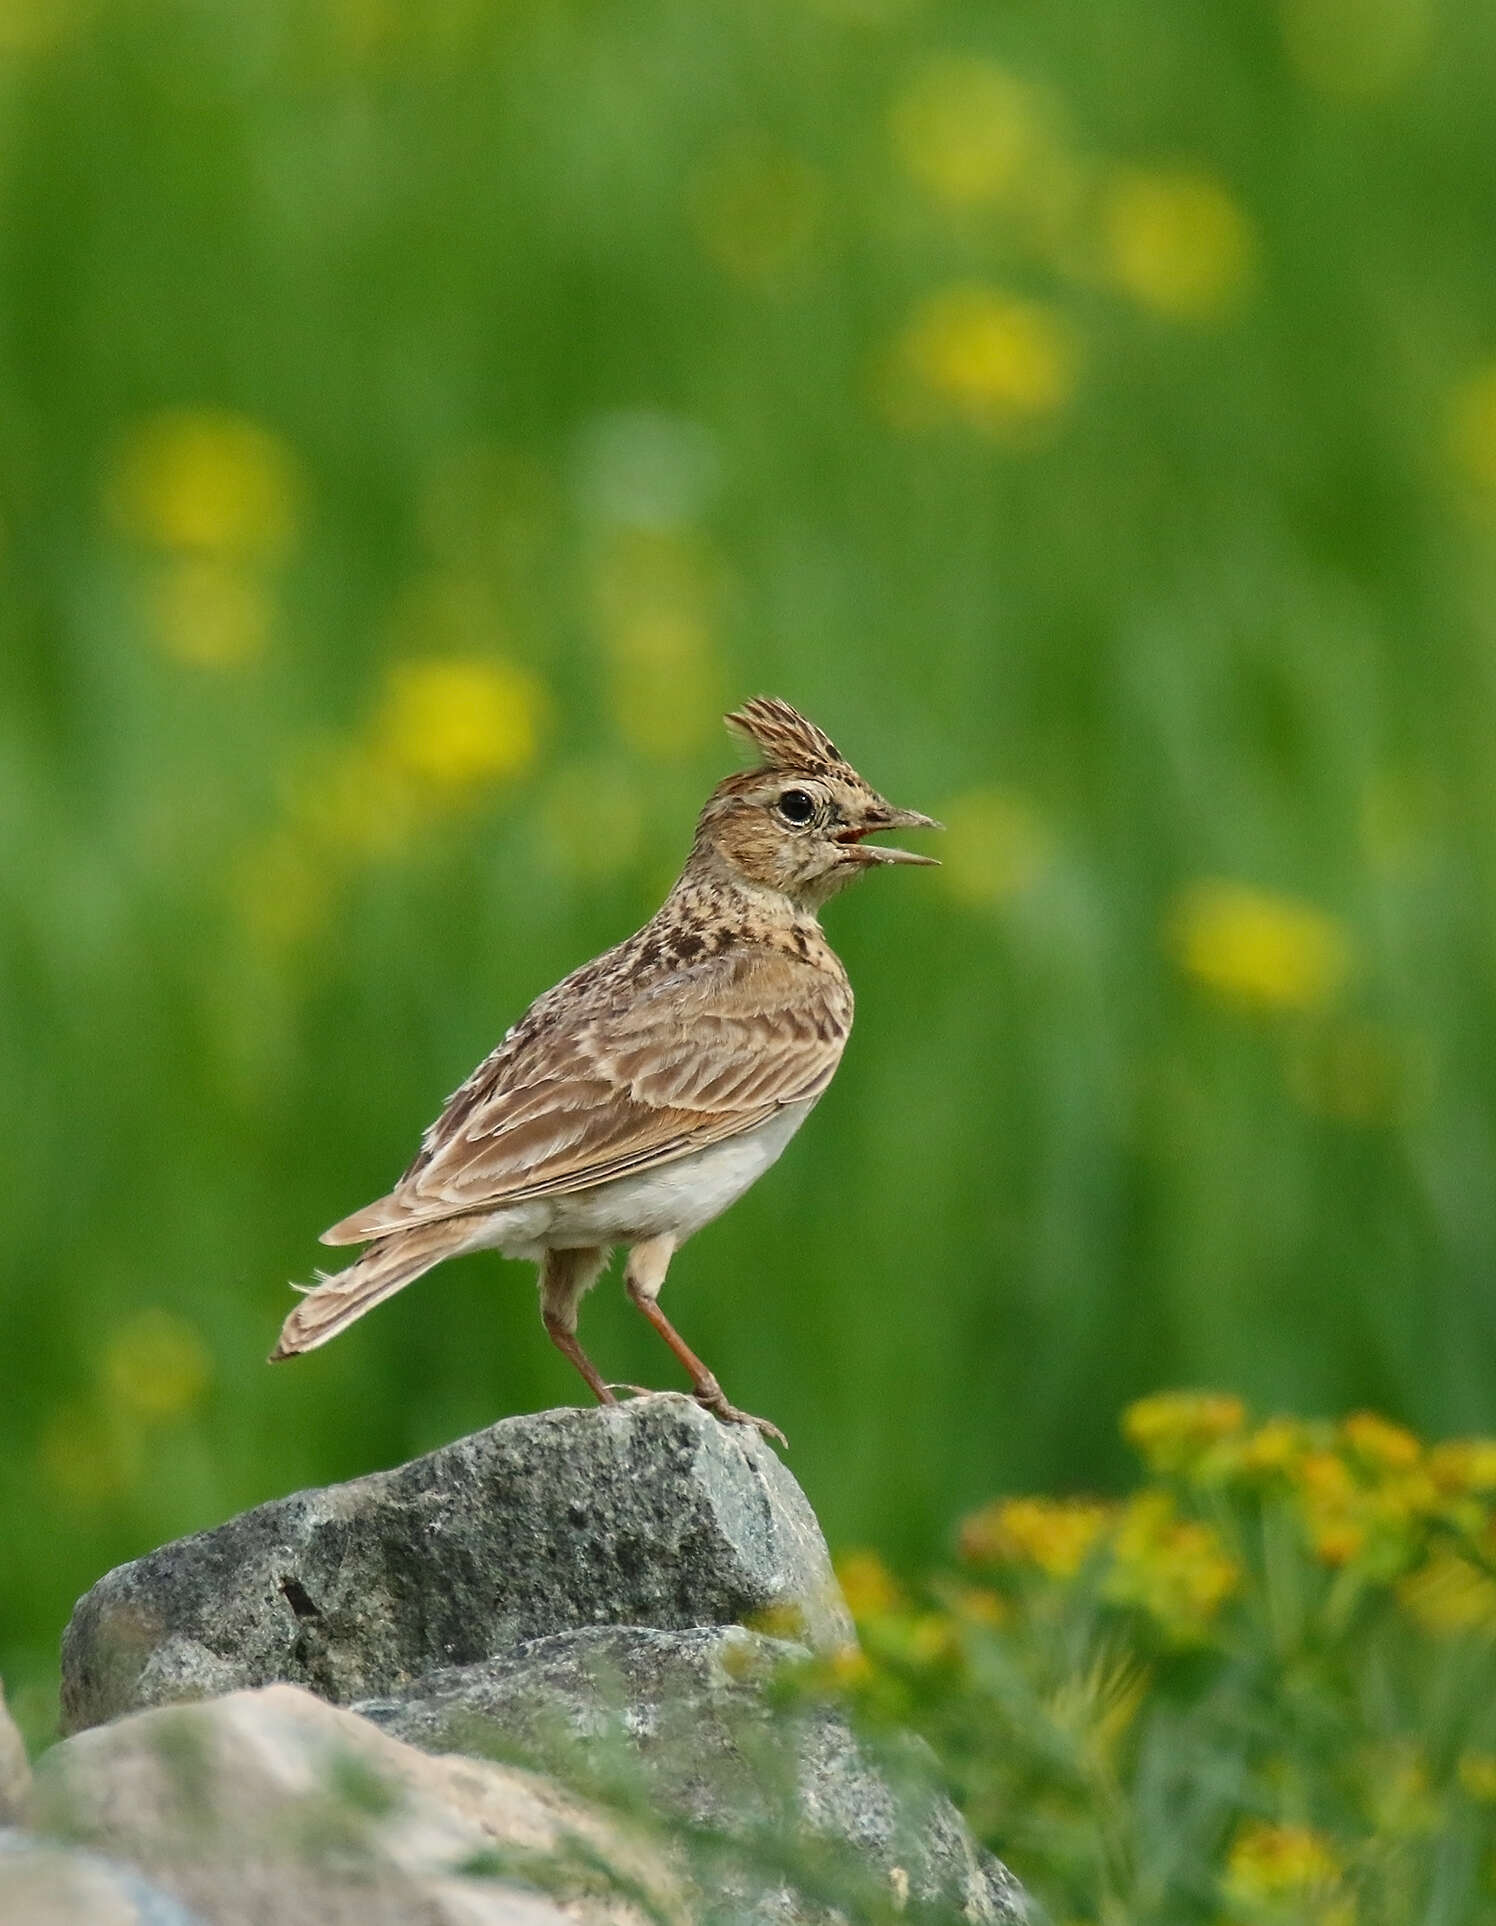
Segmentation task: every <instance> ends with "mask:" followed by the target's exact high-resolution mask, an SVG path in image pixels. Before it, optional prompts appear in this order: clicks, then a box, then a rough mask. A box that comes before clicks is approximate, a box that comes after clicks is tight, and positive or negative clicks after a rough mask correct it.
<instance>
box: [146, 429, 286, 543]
mask: <svg viewBox="0 0 1496 1926" xmlns="http://www.w3.org/2000/svg"><path fill="white" fill-rule="evenodd" d="M301 493H302V489H301V478H300V473H299V470H298V466H297V463H296V460H295V457H294V456H293V455H292V453H291V451H290V449H289V448H288V447H287V446H286V444H285V443H284V442H283V441H281V440H280V439H279V437H278V436H276V435H274V434H272V433H271V432H270V431H269V430H268V429H266V428H263V427H261V426H260V425H259V424H258V423H257V422H253V421H248V420H246V419H245V418H244V417H243V416H241V415H235V414H230V413H228V412H226V411H224V410H221V409H210V408H200V409H188V408H174V409H167V410H166V411H164V412H163V413H161V414H157V415H153V416H151V417H150V418H149V419H148V420H146V421H144V422H142V423H141V424H140V425H139V426H138V427H137V428H136V429H135V430H134V431H133V433H132V434H131V435H130V436H129V438H128V439H127V440H126V442H125V444H124V446H123V447H122V448H121V450H120V452H119V455H118V458H117V460H116V462H115V466H114V469H113V473H112V475H111V477H110V483H109V497H110V502H111V505H112V508H113V511H114V515H115V519H116V520H117V522H118V523H119V525H120V526H121V527H122V528H123V529H124V530H125V531H126V533H128V534H130V535H132V536H134V537H135V538H136V539H137V540H139V541H142V542H145V543H147V544H149V545H150V546H152V547H156V548H164V549H171V550H176V551H178V552H179V553H185V554H198V555H205V556H211V557H216V558H217V559H218V560H220V561H225V562H242V563H269V562H275V561H278V560H280V559H281V558H282V557H283V556H284V555H285V554H286V553H287V551H288V550H289V548H290V547H291V544H292V542H293V540H294V538H295V534H296V527H297V522H298V520H299V516H300V505H301Z"/></svg>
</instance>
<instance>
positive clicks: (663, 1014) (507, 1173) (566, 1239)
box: [271, 696, 940, 1442]
mask: <svg viewBox="0 0 1496 1926" xmlns="http://www.w3.org/2000/svg"><path fill="white" fill-rule="evenodd" d="M727 723H728V727H729V728H730V729H732V730H733V731H734V732H735V733H737V734H738V735H739V736H741V737H742V738H744V739H745V740H746V741H747V742H748V743H749V744H750V745H751V746H752V747H753V748H754V749H755V750H756V751H757V752H758V755H759V757H760V763H759V766H758V767H757V768H755V769H750V770H746V771H744V772H742V773H741V774H738V775H733V776H729V777H727V778H726V780H725V781H723V782H720V783H718V785H717V787H716V788H715V789H714V790H713V792H712V794H711V797H710V799H709V800H708V802H707V804H706V807H705V808H704V809H703V810H702V812H701V816H700V818H699V820H698V822H697V825H696V836H695V840H694V841H693V843H692V845H691V853H690V855H689V857H688V858H687V860H686V866H685V868H684V869H683V870H682V871H681V874H680V878H679V880H678V881H677V882H676V884H675V886H674V888H673V889H672V890H671V891H670V894H669V896H668V897H666V899H665V902H664V903H663V905H662V906H661V908H660V909H659V910H658V911H657V913H656V914H655V915H654V916H653V917H652V918H651V919H650V921H649V922H648V923H646V924H645V926H644V927H643V929H641V930H640V931H639V932H638V933H637V934H636V935H634V936H631V937H630V938H629V939H628V941H627V942H625V943H620V944H619V945H618V946H617V947H616V948H615V949H611V950H609V951H608V952H607V953H606V954H605V955H603V956H600V957H597V958H596V959H595V960H594V961H593V962H591V963H587V964H584V965H583V966H582V968H581V969H579V970H576V971H574V972H573V973H572V974H571V975H570V976H568V977H567V978H565V980H564V981H563V982H561V983H558V984H557V985H556V987H555V988H554V989H553V990H548V991H547V992H546V994H545V995H544V996H543V997H541V998H540V999H539V1000H538V1002H536V1003H534V1004H532V1005H531V1007H530V1009H529V1010H528V1011H527V1012H526V1014H525V1015H524V1016H523V1017H522V1018H521V1019H520V1021H519V1022H518V1023H517V1024H515V1026H514V1028H513V1029H512V1030H510V1032H509V1034H508V1035H507V1036H506V1037H505V1038H504V1040H503V1042H502V1043H501V1044H500V1045H499V1047H498V1048H497V1049H496V1050H495V1051H494V1052H493V1054H492V1055H491V1056H490V1057H488V1058H487V1059H486V1060H485V1061H484V1062H483V1063H481V1064H480V1065H479V1066H478V1068H477V1069H476V1070H475V1071H474V1072H473V1074H472V1075H471V1076H470V1077H469V1078H468V1080H467V1082H466V1083H465V1084H463V1086H462V1088H461V1089H460V1090H458V1091H457V1092H455V1094H454V1095H453V1096H452V1097H451V1098H450V1099H449V1100H448V1102H447V1106H446V1108H445V1109H444V1110H443V1111H442V1114H441V1116H440V1117H438V1118H437V1120H436V1122H435V1123H434V1124H433V1125H432V1126H431V1128H430V1129H429V1130H428V1131H427V1132H426V1134H425V1136H424V1137H423V1138H422V1140H421V1149H420V1154H419V1155H418V1156H417V1157H416V1160H415V1162H414V1163H413V1164H412V1165H411V1166H410V1168H409V1170H407V1171H406V1173H405V1175H404V1176H403V1177H402V1178H401V1179H400V1181H399V1183H398V1184H397V1185H396V1186H395V1188H394V1189H393V1190H392V1191H391V1192H390V1194H389V1195H388V1196H387V1197H382V1198H380V1199H379V1201H378V1202H377V1203H373V1204H370V1205H368V1206H367V1207H366V1208H365V1209H363V1210H359V1211H355V1212H354V1213H353V1215H352V1216H351V1217H345V1218H344V1219H343V1220H342V1222H341V1223H337V1224H334V1225H333V1227H332V1229H331V1230H329V1231H325V1232H324V1233H323V1237H322V1241H323V1243H324V1244H367V1245H368V1249H367V1250H365V1251H364V1252H363V1254H362V1255H361V1256H360V1257H359V1258H358V1259H357V1260H356V1261H355V1262H354V1263H353V1264H352V1265H350V1266H349V1268H348V1269H347V1270H344V1271H339V1272H337V1273H336V1274H334V1275H332V1276H328V1275H326V1274H325V1273H319V1276H318V1282H317V1283H316V1284H315V1285H312V1286H310V1287H308V1288H307V1289H306V1294H305V1295H304V1296H303V1298H302V1300H301V1302H300V1303H299V1304H298V1305H297V1306H296V1308H295V1309H294V1310H293V1311H292V1312H291V1314H290V1316H289V1317H288V1318H287V1319H286V1322H285V1326H284V1328H283V1330H282V1331H281V1335H280V1342H279V1343H278V1344H277V1346H276V1348H275V1350H274V1351H273V1352H272V1353H271V1358H272V1361H274V1360H275V1359H278V1358H287V1357H291V1356H293V1355H294V1354H295V1353H296V1352H298V1351H312V1350H315V1349H316V1348H317V1346H318V1345H321V1344H325V1343H326V1342H327V1341H328V1339H329V1338H332V1337H336V1336H337V1334H338V1332H339V1331H342V1330H345V1329H346V1328H347V1327H348V1325H350V1324H352V1323H353V1321H354V1320H355V1319H356V1318H359V1317H362V1316H363V1314H364V1312H365V1311H367V1310H370V1309H372V1307H373V1306H374V1305H376V1304H378V1303H379V1302H380V1301H381V1300H382V1299H383V1298H386V1297H389V1296H391V1295H392V1294H393V1293H394V1292H395V1291H398V1290H400V1289H401V1288H402V1287H403V1286H404V1285H406V1284H409V1283H410V1282H411V1281H412V1279H414V1278H417V1277H419V1276H420V1275H421V1273H422V1272H423V1271H428V1270H430V1269H431V1267H432V1266H433V1265H434V1264H439V1263H441V1261H442V1259H443V1258H447V1257H455V1256H456V1255H457V1254H458V1253H459V1252H461V1251H473V1250H498V1251H501V1252H502V1253H503V1254H504V1255H505V1256H506V1257H522V1258H528V1259H530V1260H531V1261H532V1262H534V1263H538V1264H539V1266H540V1306H541V1315H542V1317H543V1319H544V1322H545V1328H546V1330H547V1331H548V1332H549V1334H550V1337H551V1340H552V1342H553V1343H554V1344H555V1345H556V1346H557V1348H558V1349H559V1350H560V1351H562V1352H563V1353H564V1354H565V1355H566V1357H568V1358H569V1359H570V1360H571V1362H572V1363H573V1364H574V1365H575V1366H576V1368H577V1370H578V1371H580V1372H581V1374H582V1376H583V1378H584V1379H585V1380H586V1382H587V1385H588V1387H589V1389H590V1390H591V1391H592V1394H593V1396H594V1397H596V1398H597V1399H598V1401H599V1402H600V1403H602V1404H611V1403H613V1402H614V1401H615V1399H614V1388H613V1387H611V1386H609V1385H608V1384H606V1383H604V1381H603V1379H602V1377H601V1376H600V1375H599V1373H598V1371H597V1370H596V1368H595V1367H594V1365H593V1363H592V1360H591V1359H590V1358H589V1357H588V1356H587V1353H586V1352H585V1351H584V1350H583V1349H582V1347H581V1345H580V1344H579V1343H578V1342H577V1310H578V1306H579V1305H580V1303H581V1300H582V1298H583V1296H584V1295H585V1293H586V1292H587V1291H588V1290H589V1289H590V1288H591V1286H592V1285H593V1284H594V1283H595V1282H596V1281H597V1278H598V1276H599V1275H600V1273H601V1272H602V1270H603V1268H604V1266H605V1265H606V1263H607V1261H608V1258H609V1255H610V1254H611V1251H612V1249H613V1247H614V1246H615V1245H619V1244H622V1245H625V1246H627V1247H628V1264H627V1269H626V1272H625V1278H626V1284H627V1288H628V1294H629V1296H630V1297H631V1298H632V1299H633V1301H634V1303H635V1304H636V1305H637V1306H638V1308H639V1309H640V1310H641V1311H642V1312H643V1313H644V1315H645V1317H647V1318H648V1319H649V1321H650V1323H651V1324H653V1325H654V1327H655V1329H656V1330H657V1331H658V1332H659V1333H660V1336H661V1337H662V1338H664V1340H665V1342H666V1343H667V1344H668V1345H669V1346H670V1348H671V1350H672V1351H674V1353H675V1355H676V1357H677V1358H679V1360H680V1362H681V1363H682V1364H683V1365H684V1366H685V1369H686V1371H687V1373H688V1375H689V1377H690V1379H691V1388H692V1390H693V1392H694V1393H695V1395H696V1398H697V1400H698V1401H699V1402H700V1403H701V1404H702V1405H703V1406H704V1407H705V1409H706V1410H708V1411H711V1412H714V1413H715V1414H716V1416H717V1417H719V1418H722V1419H725V1420H727V1421H729V1422H733V1423H741V1424H753V1425H757V1426H758V1427H759V1429H760V1430H762V1431H765V1432H767V1433H769V1434H770V1435H771V1436H773V1437H776V1438H781V1434H780V1433H779V1432H778V1431H777V1430H776V1429H775V1427H774V1426H773V1425H771V1424H769V1423H767V1422H766V1421H765V1420H764V1419H761V1418H754V1417H751V1416H750V1415H749V1414H748V1413H747V1412H744V1411H739V1410H738V1409H737V1408H736V1407H735V1406H734V1405H731V1404H729V1403H728V1401H727V1399H726V1398H725V1397H724V1396H723V1394H722V1388H721V1386H720V1385H719V1384H718V1382H717V1380H716V1378H715V1377H714V1376H713V1374H712V1373H711V1372H710V1371H709V1370H708V1369H707V1367H706V1366H705V1365H704V1364H703V1363H702V1361H701V1359H700V1358H698V1357H697V1355H696V1353H695V1352H694V1351H692V1350H691V1349H690V1347H689V1346H688V1345H687V1344H686V1342H685V1340H684V1339H683V1338H682V1337H681V1336H680V1335H679V1333H678V1332H677V1331H676V1330H675V1328H674V1326H673V1325H672V1324H671V1323H670V1321H669V1319H668V1318H667V1317H666V1316H665V1313H664V1312H663V1311H662V1310H661V1309H660V1305H659V1295H660V1288H661V1286H662V1285H663V1284H664V1282H665V1272H666V1270H667V1268H668V1266H669V1263H670V1259H671V1257H672V1256H673V1255H674V1253H675V1251H676V1250H677V1249H678V1248H679V1247H680V1245H681V1244H683V1243H684V1242H685V1240H686V1238H688V1237H689V1236H690V1235H691V1234H692V1232H693V1231H698V1230H700V1229H701V1227H702V1226H703V1225H704V1224H709V1223H710V1222H711V1221H712V1219H713V1218H714V1217H717V1216H719V1215H720V1214H721V1213H722V1212H723V1211H724V1210H726V1209H727V1207H728V1205H729V1204H731V1203H733V1202H735V1201H736V1199H737V1198H739V1197H740V1196H742V1194H743V1192H744V1191H745V1190H747V1188H748V1186H749V1185H750V1184H751V1183H753V1181H754V1180H755V1179H756V1178H758V1177H761V1176H762V1175H763V1173H764V1172H765V1171H766V1170H767V1169H768V1168H769V1166H770V1165H771V1164H772V1163H773V1162H774V1160H775V1159H776V1158H777V1157H778V1156H779V1154H780V1152H781V1151H782V1150H783V1149H784V1147H785V1145H786V1144H787V1143H788V1142H789V1140H790V1138H791V1137H792V1136H793V1135H794V1134H795V1132H796V1131H797V1130H798V1129H799V1128H800V1125H801V1124H802V1123H804V1121H805V1119H806V1117H807V1116H808V1115H809V1113H810V1111H811V1109H812V1108H813V1107H814V1105H815V1103H816V1100H817V1099H818V1098H819V1097H820V1096H821V1094H822V1092H823V1091H824V1090H825V1088H826V1086H827V1084H829V1083H830V1081H831V1077H832V1074H833V1072H834V1071H835V1069H836V1066H837V1064H838V1062H839V1061H840V1059H841V1053H842V1049H843V1047H844V1045H845V1044H846V1041H847V1036H848V1033H849V1032H850V1030H851V1027H852V990H851V986H850V985H849V983H848V981H847V973H846V971H845V970H844V969H843V967H842V965H841V962H840V960H839V959H838V958H837V956H836V955H835V953H834V952H833V950H832V949H831V946H830V945H829V944H828V943H827V941H826V938H825V936H824V935H823V933H822V931H821V926H820V923H819V922H818V921H817V914H816V913H817V911H818V910H819V909H820V907H821V905H822V904H823V903H824V902H825V901H826V900H827V899H828V898H829V897H831V896H833V895H835V893H836V892H837V891H838V890H839V889H842V888H843V887H845V885H846V884H848V883H850V882H851V881H853V879H854V878H856V877H858V876H860V875H862V874H863V872H864V871H865V870H869V869H876V868H880V867H885V866H887V865H890V864H894V863H931V862H933V860H934V859H933V858H932V857H929V856H914V855H911V854H909V853H908V852H907V851H906V850H902V849H886V848H879V847H877V846H876V845H873V844H869V843H867V842H865V841H864V838H865V837H867V836H870V835H873V834H875V833H876V832H878V831H879V830H885V829H938V828H939V827H940V825H939V824H938V823H936V822H934V821H932V820H931V818H930V817H928V816H922V815H920V814H919V813H918V812H917V811H916V810H912V809H895V808H894V807H893V806H892V804H890V803H887V802H885V801H884V799H883V798H882V797H881V796H880V795H879V794H878V792H877V791H876V790H875V789H873V788H871V787H870V786H869V785H868V784H867V783H866V782H864V781H863V779H862V777H861V776H859V775H858V773H857V771H856V770H855V769H853V768H852V766H851V765H850V763H848V762H846V761H845V760H844V759H843V758H842V756H841V755H840V754H839V752H838V751H837V748H836V746H835V744H834V743H833V742H832V741H831V739H830V737H829V736H827V735H826V734H825V733H824V732H823V731H822V730H820V729H818V728H817V727H816V726H815V724H814V723H812V722H808V721H807V720H806V719H805V717H804V716H802V715H800V714H798V713H797V711H795V710H794V709H792V708H791V707H790V705H789V704H788V703H787V702H781V701H779V700H778V699H777V698H775V697H772V696H760V697H757V698H756V699H755V700H754V701H752V702H749V703H747V704H745V706H744V707H743V708H742V709H740V710H739V711H738V712H737V713H736V714H734V715H730V716H728V718H727ZM618 1388H620V1389H622V1388H633V1387H618ZM781 1442H782V1438H781Z"/></svg>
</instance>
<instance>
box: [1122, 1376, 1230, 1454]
mask: <svg viewBox="0 0 1496 1926" xmlns="http://www.w3.org/2000/svg"><path fill="white" fill-rule="evenodd" d="M1246 1418H1247V1412H1246V1406H1245V1405H1244V1404H1243V1403H1242V1401H1241V1399H1240V1398H1237V1397H1232V1396H1230V1395H1228V1394H1223V1393H1220V1392H1209V1391H1160V1392H1158V1393H1157V1394H1156V1395H1155V1396H1153V1397H1151V1398H1140V1399H1139V1400H1138V1401H1137V1403H1136V1404H1132V1405H1129V1406H1128V1408H1127V1411H1126V1412H1125V1413H1124V1414H1123V1418H1122V1435H1123V1436H1124V1437H1125V1438H1126V1439H1127V1442H1128V1443H1129V1444H1130V1445H1131V1446H1132V1447H1133V1448H1134V1450H1136V1451H1137V1452H1138V1454H1139V1455H1140V1456H1141V1457H1142V1459H1143V1461H1144V1462H1145V1463H1146V1464H1147V1465H1148V1466H1149V1468H1150V1469H1151V1470H1153V1471H1162V1472H1170V1471H1189V1470H1191V1469H1193V1468H1194V1467H1196V1466H1197V1465H1199V1463H1200V1461H1201V1460H1202V1458H1204V1457H1205V1455H1206V1454H1207V1452H1209V1450H1210V1448H1211V1446H1212V1445H1216V1444H1219V1443H1221V1442H1222V1441H1223V1440H1224V1439H1228V1438H1235V1437H1237V1436H1238V1435H1239V1434H1240V1432H1241V1429H1242V1427H1243V1425H1244V1424H1245V1423H1246Z"/></svg>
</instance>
